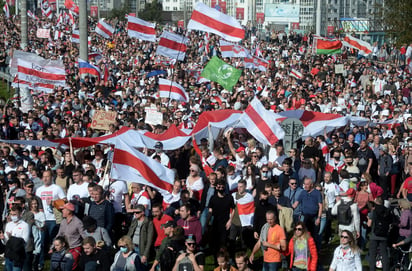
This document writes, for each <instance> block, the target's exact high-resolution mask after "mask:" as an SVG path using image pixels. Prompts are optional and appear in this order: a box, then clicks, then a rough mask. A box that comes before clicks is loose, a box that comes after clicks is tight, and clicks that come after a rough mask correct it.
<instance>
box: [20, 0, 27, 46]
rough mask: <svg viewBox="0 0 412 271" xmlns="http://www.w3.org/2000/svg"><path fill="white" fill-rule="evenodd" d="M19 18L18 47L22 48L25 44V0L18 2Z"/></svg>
mask: <svg viewBox="0 0 412 271" xmlns="http://www.w3.org/2000/svg"><path fill="white" fill-rule="evenodd" d="M20 19H21V43H20V48H21V49H22V50H24V48H26V46H27V40H28V38H27V35H28V34H27V0H22V1H21V2H20Z"/></svg>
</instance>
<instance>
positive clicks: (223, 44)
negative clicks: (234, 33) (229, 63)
mask: <svg viewBox="0 0 412 271" xmlns="http://www.w3.org/2000/svg"><path fill="white" fill-rule="evenodd" d="M219 43H220V52H221V53H222V57H250V56H251V55H250V52H249V50H248V49H246V48H245V47H243V46H240V45H239V44H233V43H231V42H227V41H225V40H220V42H219Z"/></svg>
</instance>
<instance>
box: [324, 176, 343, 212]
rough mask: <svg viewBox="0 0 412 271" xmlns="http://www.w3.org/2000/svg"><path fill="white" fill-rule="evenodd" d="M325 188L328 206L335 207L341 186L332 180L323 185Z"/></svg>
mask: <svg viewBox="0 0 412 271" xmlns="http://www.w3.org/2000/svg"><path fill="white" fill-rule="evenodd" d="M323 187H324V189H325V196H326V198H327V199H328V208H333V205H335V200H336V197H337V196H339V190H340V188H339V186H338V185H337V184H336V183H333V182H330V183H325V184H324V185H323Z"/></svg>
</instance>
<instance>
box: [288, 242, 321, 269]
mask: <svg viewBox="0 0 412 271" xmlns="http://www.w3.org/2000/svg"><path fill="white" fill-rule="evenodd" d="M294 245H295V243H294V242H293V238H292V239H290V241H289V247H288V251H287V254H286V255H290V265H289V268H292V267H293V258H294V252H295V250H294ZM308 248H309V259H308V271H316V269H317V265H318V251H317V249H316V245H315V241H314V240H313V238H312V237H309V239H308Z"/></svg>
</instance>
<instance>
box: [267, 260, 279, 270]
mask: <svg viewBox="0 0 412 271" xmlns="http://www.w3.org/2000/svg"><path fill="white" fill-rule="evenodd" d="M280 266H281V263H278V262H276V263H267V262H263V271H278V269H279V267H280Z"/></svg>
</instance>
